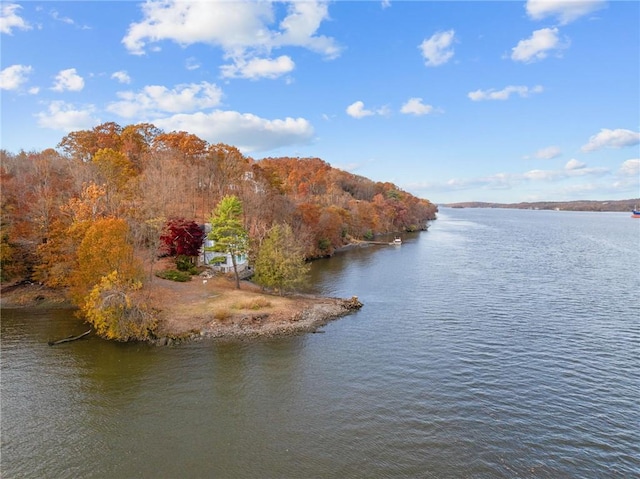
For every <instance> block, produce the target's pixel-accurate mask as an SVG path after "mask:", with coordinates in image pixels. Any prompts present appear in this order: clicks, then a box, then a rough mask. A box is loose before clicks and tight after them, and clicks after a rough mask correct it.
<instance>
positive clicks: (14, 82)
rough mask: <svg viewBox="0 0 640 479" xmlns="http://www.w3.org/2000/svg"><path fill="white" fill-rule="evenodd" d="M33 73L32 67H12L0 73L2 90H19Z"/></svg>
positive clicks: (0, 88)
mask: <svg viewBox="0 0 640 479" xmlns="http://www.w3.org/2000/svg"><path fill="white" fill-rule="evenodd" d="M32 71H33V68H32V67H31V66H30V65H11V66H9V67H7V68H5V69H4V70H2V71H0V90H18V89H19V88H20V87H21V86H22V85H23V84H24V83H26V82H27V81H28V76H29V74H30V73H31V72H32Z"/></svg>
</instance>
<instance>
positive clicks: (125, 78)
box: [111, 70, 131, 84]
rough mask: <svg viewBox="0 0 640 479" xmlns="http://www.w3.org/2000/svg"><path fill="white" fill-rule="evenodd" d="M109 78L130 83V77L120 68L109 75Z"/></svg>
mask: <svg viewBox="0 0 640 479" xmlns="http://www.w3.org/2000/svg"><path fill="white" fill-rule="evenodd" d="M111 78H113V79H114V80H118V81H119V82H120V83H127V84H128V83H131V77H130V76H129V74H128V73H127V72H126V71H124V70H120V71H117V72H114V73H113V74H112V75H111Z"/></svg>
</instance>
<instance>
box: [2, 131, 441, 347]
mask: <svg viewBox="0 0 640 479" xmlns="http://www.w3.org/2000/svg"><path fill="white" fill-rule="evenodd" d="M0 159H1V165H0V179H1V182H2V189H1V191H0V201H1V203H0V207H1V238H0V240H1V242H0V246H1V251H0V267H1V270H0V272H1V279H2V281H15V280H21V279H24V280H30V281H38V282H41V283H43V284H45V285H47V286H50V287H54V288H66V289H67V290H68V291H69V294H70V297H71V298H72V299H73V300H74V302H75V303H76V304H78V305H80V306H83V305H84V306H86V311H85V312H86V314H87V316H91V314H94V316H96V315H97V316H100V315H103V316H104V312H105V311H107V310H108V311H111V315H112V314H113V311H119V313H118V314H120V315H121V316H123V317H126V318H128V319H127V320H126V321H124V322H122V325H121V327H119V328H116V329H115V330H105V331H103V332H102V334H103V335H104V336H106V337H114V338H140V337H144V336H145V334H148V331H152V329H153V319H152V318H153V312H152V311H151V308H150V307H135V308H133V307H131V305H134V304H138V305H139V304H142V303H140V301H135V300H134V299H135V296H136V294H137V293H136V292H137V291H140V290H142V289H143V285H144V283H145V281H147V280H148V278H149V277H150V276H152V275H153V270H154V265H155V262H156V260H157V258H158V254H159V252H160V251H161V250H162V246H163V245H165V246H166V241H163V240H162V239H161V238H163V237H165V238H166V235H167V229H168V228H169V226H170V225H171V222H174V223H175V222H176V221H178V220H180V221H183V222H187V223H189V222H191V223H194V224H197V225H202V224H203V223H206V222H211V221H212V220H213V219H215V215H212V213H213V212H215V211H216V208H218V207H219V205H220V203H221V201H222V200H223V199H224V198H231V197H233V198H236V199H237V200H238V202H239V204H240V205H241V215H240V216H239V217H238V221H239V222H240V226H241V227H242V230H243V231H244V232H246V239H247V243H246V244H247V247H246V251H247V252H248V253H249V255H250V257H251V259H252V262H254V263H255V262H256V261H257V260H258V255H259V252H260V250H261V248H263V247H265V249H269V248H271V249H274V248H275V250H278V254H281V252H280V249H281V248H280V247H279V246H274V243H273V237H272V238H271V239H269V236H270V235H272V236H273V235H275V237H278V238H280V240H279V241H280V243H282V244H286V245H287V246H286V248H288V249H290V250H291V252H292V253H293V252H295V256H296V257H300V258H303V259H307V260H308V259H313V258H318V257H323V256H329V255H331V254H333V252H334V251H335V250H336V249H337V248H339V247H341V246H343V245H345V244H348V243H349V242H352V241H353V240H359V239H372V238H373V237H375V235H377V234H383V233H392V232H399V231H416V230H421V229H425V228H426V225H427V221H428V220H431V219H434V218H435V213H436V211H437V208H436V206H435V205H433V204H432V203H430V202H429V201H427V200H424V199H420V198H417V197H415V196H413V195H411V194H409V193H407V192H405V191H402V190H401V189H400V188H398V187H396V186H395V185H393V184H391V183H380V182H373V181H371V180H369V179H367V178H364V177H362V176H358V175H354V174H351V173H348V172H345V171H342V170H339V169H336V168H333V167H331V166H330V165H329V164H328V163H326V162H324V161H322V160H320V159H318V158H266V159H262V160H254V159H253V158H251V157H248V156H245V155H243V154H242V153H241V152H240V151H239V150H238V149H237V148H236V147H234V146H230V145H226V144H222V143H218V144H210V143H207V142H206V141H204V140H202V139H200V138H198V137H197V136H196V135H193V134H190V133H187V132H170V133H166V132H164V131H162V130H160V129H159V128H157V127H155V126H154V125H152V124H148V123H140V124H135V125H128V126H126V127H122V126H120V125H118V124H116V123H113V122H109V123H104V124H101V125H98V126H96V127H95V128H93V129H91V130H82V131H76V132H71V133H69V134H68V135H66V136H65V137H63V138H62V140H61V141H60V143H59V144H58V145H57V146H56V148H49V149H45V150H43V151H30V152H25V151H21V152H19V153H17V154H13V153H10V152H7V151H5V150H1V151H0ZM274 228H275V229H274ZM223 242H224V241H223ZM278 244H279V243H278ZM270 261H272V259H271V260H267V259H265V258H262V264H265V265H268V264H270ZM265 267H266V266H265ZM272 268H273V266H272ZM258 276H260V275H258ZM267 276H268V275H266V273H264V272H263V275H262V277H263V279H264V280H265V281H267V280H266V279H265V278H266V277H267ZM269 281H274V280H273V278H271V280H269ZM286 283H287V281H286V280H280V283H279V284H283V285H284V284H286ZM294 283H295V281H294ZM98 303H100V304H101V305H102V306H101V308H97V306H96V305H97V304H98ZM89 305H93V306H91V307H89ZM92 308H93V309H92ZM92 312H93V313H92ZM107 316H109V315H107ZM100 321H106V320H105V319H104V318H102V319H101V318H100V317H95V318H94V324H97V323H100ZM107 322H108V321H107ZM145 331H147V332H145Z"/></svg>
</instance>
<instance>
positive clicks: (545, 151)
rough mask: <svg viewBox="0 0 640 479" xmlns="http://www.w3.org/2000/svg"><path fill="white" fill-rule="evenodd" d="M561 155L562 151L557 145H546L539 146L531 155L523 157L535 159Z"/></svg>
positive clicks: (546, 158)
mask: <svg viewBox="0 0 640 479" xmlns="http://www.w3.org/2000/svg"><path fill="white" fill-rule="evenodd" d="M560 155H562V151H561V150H560V148H558V147H557V146H547V147H546V148H541V149H539V150H538V151H536V152H535V153H534V154H533V157H530V156H526V157H525V159H527V160H528V159H531V158H534V159H536V160H552V159H554V158H557V157H559V156H560Z"/></svg>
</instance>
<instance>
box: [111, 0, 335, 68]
mask: <svg viewBox="0 0 640 479" xmlns="http://www.w3.org/2000/svg"><path fill="white" fill-rule="evenodd" d="M142 13H143V19H142V20H141V21H140V22H137V23H132V24H131V25H130V27H129V31H128V32H127V34H126V35H125V37H124V38H123V39H122V43H123V44H124V45H125V47H126V48H127V49H128V50H129V52H130V53H133V54H136V55H142V54H144V53H145V51H146V50H147V49H148V47H149V45H150V44H157V43H159V42H161V41H164V40H168V41H173V42H176V43H178V44H180V45H182V46H188V45H191V44H194V43H206V44H209V45H214V46H218V47H220V48H222V50H223V51H224V56H225V58H226V59H228V60H230V61H231V63H230V64H228V65H224V66H223V67H222V72H223V75H224V76H227V77H234V78H238V77H240V78H251V79H256V78H259V77H266V78H276V77H278V76H280V75H282V74H284V73H288V72H290V71H291V70H293V65H294V63H293V60H292V59H291V58H290V57H287V56H280V57H278V58H276V59H271V58H269V57H270V55H271V52H272V50H274V49H277V48H281V47H288V46H295V47H301V48H305V49H308V50H311V51H314V52H316V53H319V54H321V55H323V56H324V57H325V58H328V59H333V58H336V57H338V56H339V54H340V47H339V46H338V45H337V43H336V42H335V40H334V39H332V38H330V37H326V36H323V35H318V34H317V31H318V29H319V27H320V25H321V23H322V22H323V21H324V20H326V19H328V18H329V15H328V6H327V4H326V3H325V2H318V1H305V2H297V1H296V2H291V3H289V4H288V10H287V15H286V16H285V18H284V19H283V20H282V21H281V22H280V23H279V24H278V25H277V26H275V27H274V23H275V22H276V18H275V10H274V6H273V4H272V2H268V1H264V2H254V1H234V2H182V1H179V0H166V1H162V2H153V1H148V2H146V3H145V4H143V6H142Z"/></svg>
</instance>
